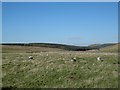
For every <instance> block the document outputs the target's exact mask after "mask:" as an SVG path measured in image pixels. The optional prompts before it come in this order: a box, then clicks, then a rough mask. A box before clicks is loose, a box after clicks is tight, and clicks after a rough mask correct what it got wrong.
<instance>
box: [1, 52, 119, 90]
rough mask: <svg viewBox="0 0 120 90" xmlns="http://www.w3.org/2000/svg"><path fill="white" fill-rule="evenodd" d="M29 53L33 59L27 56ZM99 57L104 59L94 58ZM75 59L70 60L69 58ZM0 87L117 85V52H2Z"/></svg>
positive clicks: (105, 86) (92, 86) (106, 86)
mask: <svg viewBox="0 0 120 90" xmlns="http://www.w3.org/2000/svg"><path fill="white" fill-rule="evenodd" d="M30 55H32V56H33V59H29V58H28V57H29V56H30ZM98 56H100V57H101V58H102V59H103V61H97V60H96V58H97V57H98ZM74 57H75V58H76V61H71V59H72V58H74ZM2 84H3V87H17V88H117V87H118V54H117V53H109V52H98V51H97V52H95V51H93V52H92V51H84V52H80V51H78V52H77V51H62V50H60V51H54V52H52V51H47V52H39V53H38V52H37V53H34V52H32V53H26V52H17V51H16V52H12V53H10V52H5V53H2Z"/></svg>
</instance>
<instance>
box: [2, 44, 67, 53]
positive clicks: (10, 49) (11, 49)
mask: <svg viewBox="0 0 120 90" xmlns="http://www.w3.org/2000/svg"><path fill="white" fill-rule="evenodd" d="M49 51H53V52H54V51H65V50H63V49H58V48H49V47H36V46H12V45H11V46H9V45H2V52H3V53H39V52H49Z"/></svg>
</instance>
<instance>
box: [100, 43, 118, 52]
mask: <svg viewBox="0 0 120 90" xmlns="http://www.w3.org/2000/svg"><path fill="white" fill-rule="evenodd" d="M119 47H120V43H119V44H114V45H110V46H107V47H103V48H101V49H100V51H103V52H118V48H119Z"/></svg>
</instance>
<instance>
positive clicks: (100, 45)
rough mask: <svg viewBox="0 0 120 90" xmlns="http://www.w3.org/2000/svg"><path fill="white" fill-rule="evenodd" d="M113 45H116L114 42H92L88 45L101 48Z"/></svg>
mask: <svg viewBox="0 0 120 90" xmlns="http://www.w3.org/2000/svg"><path fill="white" fill-rule="evenodd" d="M113 45H116V43H106V44H92V45H89V46H88V47H91V48H98V49H101V48H104V47H108V46H113Z"/></svg>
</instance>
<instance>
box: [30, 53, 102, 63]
mask: <svg viewBox="0 0 120 90" xmlns="http://www.w3.org/2000/svg"><path fill="white" fill-rule="evenodd" d="M47 56H48V54H47ZM28 58H29V59H33V56H32V55H31V56H29V57H28ZM76 60H77V58H76V57H74V58H72V59H71V61H72V62H75V61H76ZM96 60H97V61H103V59H102V58H101V57H97V58H96Z"/></svg>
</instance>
